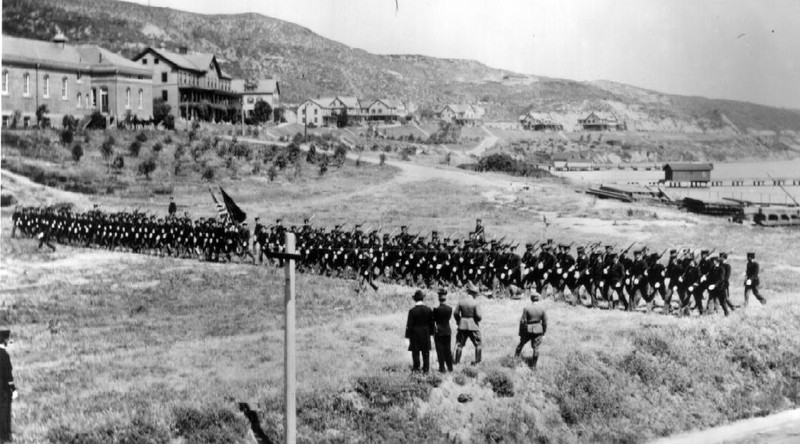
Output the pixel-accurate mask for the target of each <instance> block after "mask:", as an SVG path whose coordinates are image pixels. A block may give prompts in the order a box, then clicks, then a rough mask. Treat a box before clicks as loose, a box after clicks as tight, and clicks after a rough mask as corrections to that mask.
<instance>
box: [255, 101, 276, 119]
mask: <svg viewBox="0 0 800 444" xmlns="http://www.w3.org/2000/svg"><path fill="white" fill-rule="evenodd" d="M271 116H272V107H271V106H270V105H269V103H267V102H265V101H263V100H259V101H258V102H256V105H255V108H254V109H253V118H254V119H256V122H258V123H267V122H269V118H270V117H271Z"/></svg>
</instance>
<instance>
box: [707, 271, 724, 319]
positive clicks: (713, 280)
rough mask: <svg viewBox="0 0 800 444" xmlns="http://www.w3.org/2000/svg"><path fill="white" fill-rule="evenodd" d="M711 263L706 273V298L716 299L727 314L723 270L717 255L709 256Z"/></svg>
mask: <svg viewBox="0 0 800 444" xmlns="http://www.w3.org/2000/svg"><path fill="white" fill-rule="evenodd" d="M711 263H712V266H711V270H710V271H709V273H708V287H707V288H708V298H709V300H716V301H717V302H718V303H719V305H721V306H722V311H723V312H725V316H728V314H729V312H728V302H727V300H726V298H725V270H724V269H723V268H722V267H721V266H720V264H721V260H720V258H719V257H717V256H715V257H713V258H711Z"/></svg>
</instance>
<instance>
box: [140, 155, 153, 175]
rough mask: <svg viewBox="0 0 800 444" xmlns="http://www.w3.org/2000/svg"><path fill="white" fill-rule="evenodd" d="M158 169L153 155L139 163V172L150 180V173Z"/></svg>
mask: <svg viewBox="0 0 800 444" xmlns="http://www.w3.org/2000/svg"><path fill="white" fill-rule="evenodd" d="M155 170H156V161H155V159H153V158H152V157H151V158H149V159H147V160H145V161H144V162H142V163H140V164H139V168H138V169H137V173H138V174H139V175H141V176H144V177H145V179H147V180H150V174H152V173H153V171H155Z"/></svg>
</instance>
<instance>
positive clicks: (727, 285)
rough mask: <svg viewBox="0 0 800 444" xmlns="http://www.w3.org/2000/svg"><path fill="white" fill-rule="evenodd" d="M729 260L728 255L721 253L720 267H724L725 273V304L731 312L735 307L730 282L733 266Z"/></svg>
mask: <svg viewBox="0 0 800 444" xmlns="http://www.w3.org/2000/svg"><path fill="white" fill-rule="evenodd" d="M727 259H728V253H720V254H719V262H720V265H719V266H720V267H722V271H723V275H724V278H723V279H724V282H723V286H724V287H725V300H724V301H723V302H724V303H725V304H726V305H727V306H728V308H729V309H730V310H731V311H733V310H734V306H733V304H732V303H731V293H730V289H731V282H730V280H731V264H729V263H728V262H727Z"/></svg>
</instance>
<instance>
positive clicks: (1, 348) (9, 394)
mask: <svg viewBox="0 0 800 444" xmlns="http://www.w3.org/2000/svg"><path fill="white" fill-rule="evenodd" d="M10 338H11V332H10V331H9V330H0V442H11V401H13V400H14V399H17V388H16V387H15V386H14V376H13V375H12V373H11V359H10V358H9V357H8V352H7V351H6V346H7V345H8V340H9V339H10Z"/></svg>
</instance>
